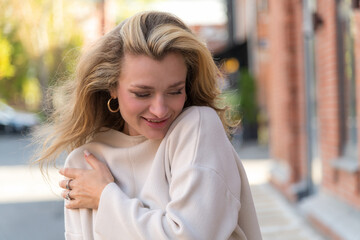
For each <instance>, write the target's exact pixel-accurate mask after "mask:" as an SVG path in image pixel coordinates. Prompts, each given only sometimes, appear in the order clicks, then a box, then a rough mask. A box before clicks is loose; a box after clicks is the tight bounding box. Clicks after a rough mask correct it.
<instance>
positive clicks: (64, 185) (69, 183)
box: [59, 179, 73, 190]
mask: <svg viewBox="0 0 360 240" xmlns="http://www.w3.org/2000/svg"><path fill="white" fill-rule="evenodd" d="M72 181H73V179H64V180H61V181H59V186H60V187H61V188H64V189H67V190H72V188H73V187H72V186H73V184H72Z"/></svg>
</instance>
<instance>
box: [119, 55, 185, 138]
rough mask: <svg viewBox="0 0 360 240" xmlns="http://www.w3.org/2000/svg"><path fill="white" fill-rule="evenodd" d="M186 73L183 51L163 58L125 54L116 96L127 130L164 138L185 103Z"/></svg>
mask: <svg viewBox="0 0 360 240" xmlns="http://www.w3.org/2000/svg"><path fill="white" fill-rule="evenodd" d="M186 75H187V68H186V65H185V62H184V58H183V56H182V55H181V54H179V53H168V54H167V55H165V57H164V58H162V59H161V60H154V59H152V58H150V57H148V56H145V55H132V54H125V56H124V60H123V64H122V69H121V76H120V78H119V82H118V87H117V89H116V96H113V97H117V98H118V101H119V107H120V113H121V115H122V117H123V119H124V120H125V126H124V129H123V132H124V133H125V134H128V135H131V136H135V135H143V136H145V137H146V138H149V139H162V138H163V137H164V136H165V134H166V132H167V130H168V129H169V127H170V125H171V123H172V122H173V121H174V120H175V119H176V117H177V116H178V115H179V114H180V113H181V111H182V109H183V107H184V103H185V100H186V92H185V83H186ZM113 95H114V94H113Z"/></svg>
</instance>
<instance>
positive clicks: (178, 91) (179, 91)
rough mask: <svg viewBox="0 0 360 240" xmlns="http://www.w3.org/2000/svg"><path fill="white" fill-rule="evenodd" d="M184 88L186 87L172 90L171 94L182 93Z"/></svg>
mask: <svg viewBox="0 0 360 240" xmlns="http://www.w3.org/2000/svg"><path fill="white" fill-rule="evenodd" d="M183 89H184V88H180V89H179V90H177V91H173V92H170V93H169V94H171V95H180V94H182V90H183Z"/></svg>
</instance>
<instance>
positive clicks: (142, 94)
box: [132, 92, 150, 98]
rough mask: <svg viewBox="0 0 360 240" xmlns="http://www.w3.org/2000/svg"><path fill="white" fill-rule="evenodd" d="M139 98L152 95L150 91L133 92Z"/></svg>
mask: <svg viewBox="0 0 360 240" xmlns="http://www.w3.org/2000/svg"><path fill="white" fill-rule="evenodd" d="M132 93H133V94H134V95H135V96H136V97H138V98H146V97H150V93H139V92H132Z"/></svg>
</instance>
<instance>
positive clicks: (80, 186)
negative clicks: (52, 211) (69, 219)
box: [59, 150, 114, 209]
mask: <svg viewBox="0 0 360 240" xmlns="http://www.w3.org/2000/svg"><path fill="white" fill-rule="evenodd" d="M84 158H85V160H86V162H87V163H88V164H89V165H90V166H91V169H76V168H63V169H61V170H60V171H59V172H60V174H61V175H63V176H64V177H66V178H67V179H65V180H62V181H60V183H59V185H60V187H62V188H63V189H65V190H64V191H63V192H62V196H63V197H64V198H66V196H67V194H68V193H69V190H70V194H69V197H70V198H71V199H72V200H70V201H66V204H65V207H66V208H69V209H77V208H90V209H97V208H98V206H99V201H100V196H101V193H102V191H103V189H104V188H105V187H106V185H108V184H109V183H112V182H114V177H113V176H112V175H111V172H110V170H109V168H108V167H107V166H106V164H105V163H104V162H101V161H99V160H97V159H96V158H95V157H94V156H93V155H92V154H91V153H89V152H88V151H87V150H85V151H84ZM70 180H71V181H70ZM67 188H70V189H67Z"/></svg>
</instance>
